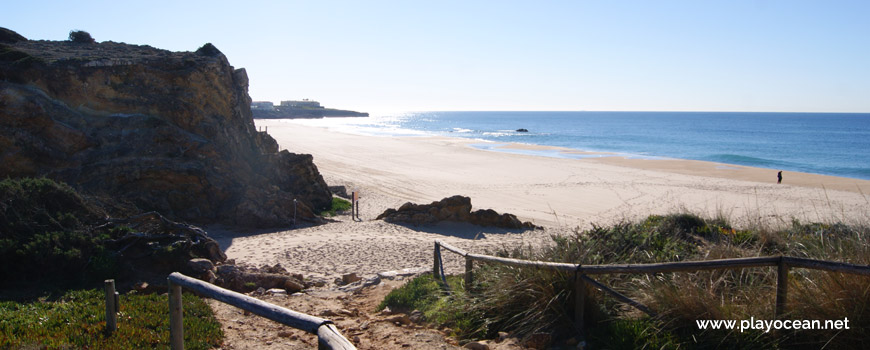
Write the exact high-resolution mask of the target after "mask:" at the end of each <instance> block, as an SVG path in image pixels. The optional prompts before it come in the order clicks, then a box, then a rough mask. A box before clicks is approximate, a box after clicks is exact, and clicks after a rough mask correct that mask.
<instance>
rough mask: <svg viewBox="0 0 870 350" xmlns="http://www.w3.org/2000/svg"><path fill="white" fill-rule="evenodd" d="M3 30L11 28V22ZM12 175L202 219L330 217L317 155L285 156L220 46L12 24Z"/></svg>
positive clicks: (6, 141) (7, 154)
mask: <svg viewBox="0 0 870 350" xmlns="http://www.w3.org/2000/svg"><path fill="white" fill-rule="evenodd" d="M0 29H2V28H0ZM0 34H2V35H0V41H2V42H3V44H0V164H3V166H2V167H0V178H5V177H12V178H17V177H39V176H45V177H49V178H52V179H55V180H58V181H62V182H66V183H68V184H70V185H72V186H74V187H76V188H77V189H79V190H83V191H85V192H87V193H91V194H95V195H100V196H107V197H111V198H115V199H117V200H119V201H125V202H129V203H131V204H133V205H135V206H136V207H138V208H140V209H141V210H143V211H157V212H160V213H162V214H164V215H166V216H167V217H170V218H173V219H177V220H179V219H180V220H185V221H193V222H197V223H211V222H220V223H225V224H229V225H242V226H256V227H269V226H282V225H287V224H288V223H290V222H291V221H292V219H293V215H294V199H297V200H298V201H297V202H296V204H298V207H296V213H297V215H298V217H299V218H300V219H303V220H305V219H308V220H318V218H317V216H316V215H315V213H317V212H320V211H321V210H322V209H325V208H327V207H328V206H329V205H330V203H331V194H330V192H329V189H328V188H327V185H326V183H325V182H324V180H323V178H322V177H321V176H320V173H319V172H318V170H317V168H316V166H315V165H314V163H313V161H312V157H311V156H310V155H303V154H293V153H290V152H288V151H281V152H278V145H277V142H276V141H275V140H274V139H273V138H272V137H270V136H269V135H267V134H265V133H262V132H257V130H256V128H255V126H254V123H253V119H252V117H251V109H250V103H251V99H250V97H249V96H248V92H247V89H248V77H247V74H246V72H245V70H244V69H234V68H233V67H232V66H231V65H230V64H229V62H228V60H227V58H226V57H225V56H224V55H223V54H222V53H220V51H219V50H217V48H215V47H214V46H213V45H211V44H207V45H205V46H203V47H202V48H200V49H199V50H197V52H195V53H193V52H170V51H165V50H159V49H155V48H152V47H149V46H134V45H127V44H123V43H114V42H102V43H94V44H87V45H85V44H79V43H75V42H72V41H63V42H51V41H32V40H26V39H24V38H23V37H20V36H19V35H17V34H15V33H14V32H12V31H9V30H6V29H2V30H0Z"/></svg>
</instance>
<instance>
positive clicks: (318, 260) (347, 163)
mask: <svg viewBox="0 0 870 350" xmlns="http://www.w3.org/2000/svg"><path fill="white" fill-rule="evenodd" d="M256 123H257V125H258V127H259V126H263V127H266V126H268V132H269V134H271V135H272V136H273V137H275V139H276V140H277V141H278V143H279V145H280V147H281V148H282V149H287V150H290V151H291V152H296V153H309V154H312V155H313V156H314V162H315V164H316V165H317V167H318V168H319V170H320V172H321V173H322V174H323V176H324V178H325V179H326V181H327V183H329V184H330V185H333V186H334V185H343V186H346V187H347V189H348V191H358V192H360V193H361V199H360V214H361V217H362V219H363V222H354V221H352V220H351V219H350V216H338V217H336V218H334V219H335V220H334V222H331V223H328V224H326V225H320V226H314V227H304V228H298V229H294V230H289V231H270V232H245V233H239V232H232V231H227V230H222V229H221V228H211V229H210V231H209V232H210V233H211V234H212V235H213V236H215V237H216V238H217V239H218V240H219V241H220V243H221V246H222V247H223V248H224V249H225V251H226V254H227V255H228V256H229V257H230V258H233V259H236V260H237V261H239V262H245V263H249V264H254V265H261V264H269V265H274V264H276V263H280V264H281V265H282V266H284V267H285V268H287V269H288V270H290V271H291V272H296V273H302V274H303V275H306V276H313V277H322V278H327V279H332V278H335V277H337V276H340V275H342V274H345V273H351V272H355V273H358V274H360V275H373V274H375V273H377V272H381V271H389V270H397V269H406V268H420V269H425V268H429V267H430V266H431V254H432V253H431V251H432V245H433V242H434V240H435V239H443V240H445V241H447V242H450V243H452V244H455V245H457V246H459V247H462V248H465V249H470V250H472V251H477V252H482V251H485V250H488V249H494V248H497V247H501V246H511V245H516V244H537V243H539V242H541V241H545V240H547V239H548V237H549V235H550V234H566V233H570V232H571V230H572V229H573V228H576V227H581V228H584V227H588V226H589V225H591V224H593V223H594V224H609V223H613V222H615V221H619V220H624V219H629V220H631V219H637V218H642V217H645V216H647V215H650V214H666V213H670V212H674V211H678V210H688V211H691V212H694V213H698V214H701V215H709V216H717V215H723V216H726V217H728V218H730V219H731V220H732V222H734V223H737V224H743V225H747V224H750V223H753V222H764V223H768V224H774V225H776V224H788V223H791V221H792V219H798V220H800V221H803V222H810V221H821V222H831V221H845V222H850V221H853V220H864V221H865V222H866V220H867V219H868V215H870V212H868V208H870V196H868V195H870V181H866V180H857V179H850V178H841V177H832V176H822V175H814V174H803V173H791V172H784V173H783V177H784V180H783V183H782V184H777V183H776V173H777V172H776V170H771V169H760V168H751V167H744V166H735V165H726V164H717V163H709V162H700V161H688V160H650V159H625V158H624V157H615V156H608V157H590V158H582V159H561V158H553V157H543V156H533V155H523V154H513V153H504V152H496V151H487V150H481V149H478V148H475V147H472V146H470V145H471V144H474V143H480V141H474V140H469V139H461V138H447V137H379V136H361V135H354V134H348V133H341V132H336V131H331V130H328V129H326V128H321V127H312V126H304V125H300V124H297V123H293V122H287V121H281V120H256ZM508 147H516V148H527V147H533V146H527V145H510V146H508ZM534 147H537V146H534ZM457 194H459V195H465V196H469V197H471V200H472V204H473V206H474V208H475V209H487V208H489V209H494V210H496V211H498V212H500V213H512V214H515V215H517V216H518V217H519V218H520V219H521V220H524V221H526V220H528V221H532V222H534V223H535V224H537V225H540V226H543V227H544V228H545V229H544V230H537V231H528V232H525V233H519V232H508V231H504V230H498V229H492V228H483V227H479V226H472V225H463V224H453V223H446V224H441V225H437V226H434V227H406V226H401V225H394V224H390V223H385V222H383V221H377V220H374V219H375V217H377V215H378V214H380V213H382V212H383V211H384V210H386V209H388V208H396V207H399V206H401V205H402V204H403V203H405V202H414V203H429V202H432V201H436V200H440V199H442V198H445V197H448V196H452V195H457ZM445 260H446V262H447V263H448V267H447V268H448V269H449V270H453V271H460V269H461V266H460V265H461V261H459V259H458V258H457V259H448V258H445Z"/></svg>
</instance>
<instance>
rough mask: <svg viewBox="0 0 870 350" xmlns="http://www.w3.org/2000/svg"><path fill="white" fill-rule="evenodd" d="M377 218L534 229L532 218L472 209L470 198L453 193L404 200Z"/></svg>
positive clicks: (411, 221)
mask: <svg viewBox="0 0 870 350" xmlns="http://www.w3.org/2000/svg"><path fill="white" fill-rule="evenodd" d="M377 220H384V221H387V222H393V223H401V224H411V225H415V226H418V225H431V224H436V223H439V222H441V221H455V222H467V223H471V224H475V225H480V226H488V227H499V228H507V229H524V230H528V229H535V228H538V227H537V226H535V225H534V224H532V223H531V222H522V221H520V220H519V219H517V217H516V216H515V215H513V214H499V213H497V212H495V211H494V210H492V209H484V210H477V211H474V212H472V211H471V198H468V197H465V196H458V195H457V196H453V197H448V198H444V199H442V200H440V201H437V202H432V203H430V204H414V203H410V202H408V203H405V204H403V205H402V206H401V207H399V209H387V210H386V211H384V212H383V213H382V214H381V215H378V217H377Z"/></svg>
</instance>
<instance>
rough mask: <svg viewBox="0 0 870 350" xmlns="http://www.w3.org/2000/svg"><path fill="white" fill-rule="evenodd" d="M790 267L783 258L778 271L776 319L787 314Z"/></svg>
mask: <svg viewBox="0 0 870 350" xmlns="http://www.w3.org/2000/svg"><path fill="white" fill-rule="evenodd" d="M788 269H789V266H788V264H786V262H785V259H781V260H780V261H779V264H778V265H777V273H776V315H775V316H776V319H777V320H780V319H782V317H783V315H784V314H785V311H786V309H785V303H786V298H788Z"/></svg>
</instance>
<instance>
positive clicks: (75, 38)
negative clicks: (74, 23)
mask: <svg viewBox="0 0 870 350" xmlns="http://www.w3.org/2000/svg"><path fill="white" fill-rule="evenodd" d="M69 40H70V41H72V42H74V43H79V44H93V43H96V40H94V38H92V37H91V33H88V32H86V31H84V30H72V31H70V32H69Z"/></svg>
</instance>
